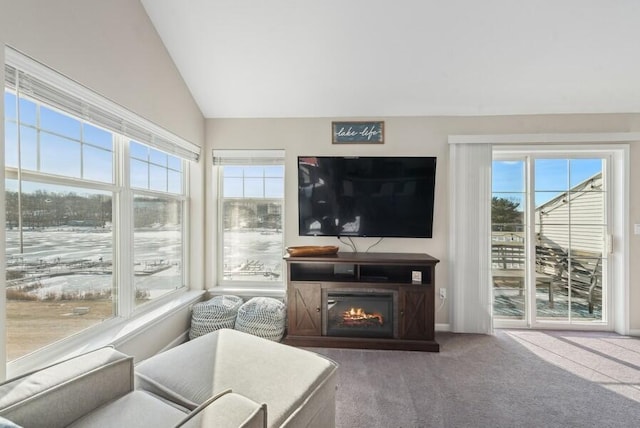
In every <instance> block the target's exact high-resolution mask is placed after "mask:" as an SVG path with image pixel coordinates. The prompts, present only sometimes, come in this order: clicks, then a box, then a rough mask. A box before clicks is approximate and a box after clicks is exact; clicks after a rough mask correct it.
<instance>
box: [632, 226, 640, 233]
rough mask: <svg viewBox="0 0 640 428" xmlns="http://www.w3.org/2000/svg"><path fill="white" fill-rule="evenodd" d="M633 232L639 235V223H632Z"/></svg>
mask: <svg viewBox="0 0 640 428" xmlns="http://www.w3.org/2000/svg"><path fill="white" fill-rule="evenodd" d="M633 233H634V234H636V235H640V224H634V225H633Z"/></svg>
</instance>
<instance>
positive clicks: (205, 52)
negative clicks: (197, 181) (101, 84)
mask: <svg viewBox="0 0 640 428" xmlns="http://www.w3.org/2000/svg"><path fill="white" fill-rule="evenodd" d="M141 2H142V4H143V6H144V7H145V9H146V11H147V14H148V15H149V17H150V18H151V21H152V22H153V24H154V26H155V27H156V29H157V31H158V33H159V35H160V37H161V38H162V40H163V42H164V44H165V45H166V47H167V50H168V52H169V54H170V55H171V57H172V58H173V60H174V62H175V64H176V66H177V68H178V70H179V71H180V73H181V74H182V76H183V78H184V80H185V82H186V84H187V85H188V87H189V89H190V90H191V92H192V94H193V96H194V98H195V100H196V102H197V103H198V105H199V106H200V109H201V110H202V112H203V114H204V116H205V117H207V118H218V117H334V116H338V117H376V116H423V115H494V114H543V113H621V112H640V46H639V45H640V25H639V23H640V1H638V0H615V1H612V0H482V1H478V0H394V1H391V0H313V1H312V0H269V1H266V0H188V1H184V0H141Z"/></svg>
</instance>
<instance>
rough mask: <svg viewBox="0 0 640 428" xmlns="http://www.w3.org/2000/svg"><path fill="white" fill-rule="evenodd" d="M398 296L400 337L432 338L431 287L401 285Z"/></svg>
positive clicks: (432, 309) (432, 308) (432, 311)
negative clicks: (416, 287)
mask: <svg viewBox="0 0 640 428" xmlns="http://www.w3.org/2000/svg"><path fill="white" fill-rule="evenodd" d="M399 297H400V331H399V334H400V338H401V339H415V340H433V338H434V333H433V329H434V325H433V324H434V307H433V287H430V286H422V287H420V288H418V289H415V288H410V287H402V288H401V289H400V293H399Z"/></svg>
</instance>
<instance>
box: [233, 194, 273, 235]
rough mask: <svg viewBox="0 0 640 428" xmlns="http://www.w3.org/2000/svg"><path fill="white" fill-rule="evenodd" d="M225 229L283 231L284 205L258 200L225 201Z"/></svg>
mask: <svg viewBox="0 0 640 428" xmlns="http://www.w3.org/2000/svg"><path fill="white" fill-rule="evenodd" d="M223 210H224V228H225V229H236V228H248V229H276V230H279V229H282V205H281V204H280V203H274V202H268V201H261V200H257V199H253V200H252V199H248V198H247V199H242V200H233V199H231V200H226V201H224V208H223Z"/></svg>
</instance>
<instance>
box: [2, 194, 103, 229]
mask: <svg viewBox="0 0 640 428" xmlns="http://www.w3.org/2000/svg"><path fill="white" fill-rule="evenodd" d="M5 198H6V199H5V200H6V224H7V227H8V228H14V227H17V226H18V224H19V217H20V208H21V211H22V226H23V227H24V228H43V227H55V226H74V225H75V226H91V227H104V226H105V225H106V223H107V222H111V220H112V218H111V217H112V209H111V206H112V204H111V196H109V195H82V196H81V195H78V194H76V193H74V192H68V193H56V192H47V191H43V190H36V191H35V192H33V193H22V198H21V207H19V204H18V192H12V191H8V190H7V191H5Z"/></svg>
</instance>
